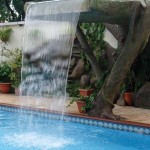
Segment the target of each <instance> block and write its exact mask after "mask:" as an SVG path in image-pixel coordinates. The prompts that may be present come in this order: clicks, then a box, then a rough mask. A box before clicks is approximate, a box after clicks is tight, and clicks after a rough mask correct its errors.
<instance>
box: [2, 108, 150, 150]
mask: <svg viewBox="0 0 150 150" xmlns="http://www.w3.org/2000/svg"><path fill="white" fill-rule="evenodd" d="M149 149H150V136H148V135H142V134H137V133H131V132H125V131H119V130H113V129H106V128H102V127H98V126H90V125H85V124H80V123H73V122H61V121H59V120H50V119H46V118H42V117H38V116H31V115H24V114H22V115H19V114H18V113H12V112H7V111H0V150H149Z"/></svg>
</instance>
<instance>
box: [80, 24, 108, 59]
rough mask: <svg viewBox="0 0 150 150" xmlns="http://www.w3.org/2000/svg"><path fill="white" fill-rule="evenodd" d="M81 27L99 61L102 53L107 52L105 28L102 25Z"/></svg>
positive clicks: (84, 25)
mask: <svg viewBox="0 0 150 150" xmlns="http://www.w3.org/2000/svg"><path fill="white" fill-rule="evenodd" d="M80 27H81V28H82V29H83V31H84V34H85V35H86V38H87V41H88V43H89V44H90V46H91V47H92V49H93V51H94V54H95V56H96V58H97V60H98V61H99V60H100V56H101V54H102V52H103V51H104V50H105V41H104V31H105V26H104V25H103V24H102V23H82V24H81V25H80Z"/></svg>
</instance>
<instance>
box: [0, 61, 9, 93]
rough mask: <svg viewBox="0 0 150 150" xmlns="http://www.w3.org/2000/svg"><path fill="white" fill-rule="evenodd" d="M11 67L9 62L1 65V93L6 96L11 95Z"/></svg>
mask: <svg viewBox="0 0 150 150" xmlns="http://www.w3.org/2000/svg"><path fill="white" fill-rule="evenodd" d="M10 73H11V67H10V66H9V65H8V64H7V62H2V63H1V64H0V91H1V92H2V93H4V94H6V93H9V91H10V88H11V83H10V82H11V79H10Z"/></svg>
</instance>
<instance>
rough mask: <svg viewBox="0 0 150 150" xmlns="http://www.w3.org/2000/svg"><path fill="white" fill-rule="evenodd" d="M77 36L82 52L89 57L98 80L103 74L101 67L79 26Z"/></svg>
mask: <svg viewBox="0 0 150 150" xmlns="http://www.w3.org/2000/svg"><path fill="white" fill-rule="evenodd" d="M76 36H77V38H78V40H79V42H80V44H81V46H82V48H83V49H82V50H83V51H84V53H85V55H86V56H87V58H88V60H89V62H90V64H91V66H92V69H93V71H94V73H95V75H96V78H97V79H98V78H99V77H100V73H101V70H100V66H99V64H98V62H97V60H96V57H95V56H94V54H93V51H92V49H91V47H90V46H89V44H88V42H87V40H86V37H85V35H84V33H83V31H82V30H81V28H80V27H79V26H78V27H77V31H76Z"/></svg>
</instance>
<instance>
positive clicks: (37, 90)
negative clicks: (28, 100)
mask: <svg viewBox="0 0 150 150" xmlns="http://www.w3.org/2000/svg"><path fill="white" fill-rule="evenodd" d="M84 1H85V0H60V1H46V2H39V3H31V4H30V5H29V6H28V9H27V12H26V19H25V20H26V21H25V32H24V46H23V47H24V48H23V67H22V84H21V91H22V95H26V96H35V97H45V96H48V97H51V98H55V99H57V102H54V105H55V107H56V105H57V107H59V108H60V109H61V110H63V109H64V101H65V99H66V83H67V76H68V69H69V63H70V57H71V52H72V46H73V41H74V37H75V32H76V26H77V22H78V19H79V14H80V12H81V11H83V10H84V5H83V4H84ZM56 103H57V104H56ZM51 107H54V106H53V104H52V106H51Z"/></svg>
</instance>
